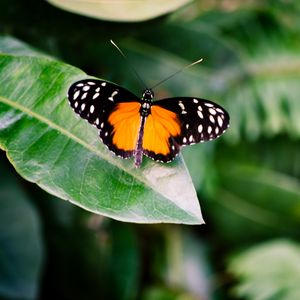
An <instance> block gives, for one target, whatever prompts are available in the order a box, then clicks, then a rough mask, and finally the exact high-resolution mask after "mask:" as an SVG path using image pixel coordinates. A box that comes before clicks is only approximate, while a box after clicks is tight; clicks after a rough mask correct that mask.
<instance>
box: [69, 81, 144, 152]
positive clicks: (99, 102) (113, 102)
mask: <svg viewBox="0 0 300 300" xmlns="http://www.w3.org/2000/svg"><path fill="white" fill-rule="evenodd" d="M68 99H69V102H70V105H71V107H72V108H73V110H74V111H75V112H76V113H77V114H78V115H79V116H80V117H81V118H83V119H86V120H87V121H88V122H89V123H91V124H93V125H95V126H96V127H97V128H98V129H99V136H100V138H101V140H102V141H103V143H104V144H105V145H106V146H107V147H108V148H109V149H110V150H111V151H112V152H114V153H115V154H116V155H118V156H120V157H123V158H128V157H131V156H133V152H134V143H135V140H134V139H135V138H136V137H135V135H136V132H137V129H136V128H138V125H137V120H139V107H140V99H139V98H138V97H137V96H135V95H134V94H132V93H131V92H129V91H128V90H126V89H124V88H122V87H120V86H118V85H116V84H114V83H111V82H108V81H104V80H96V79H85V80H80V81H77V82H75V83H73V84H72V85H71V87H70V88H69V90H68ZM129 123H130V124H133V125H131V126H129Z"/></svg>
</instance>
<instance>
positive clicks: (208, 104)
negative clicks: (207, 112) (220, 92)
mask: <svg viewBox="0 0 300 300" xmlns="http://www.w3.org/2000/svg"><path fill="white" fill-rule="evenodd" d="M204 105H205V106H207V107H213V106H214V105H213V104H211V103H207V102H206V103H204Z"/></svg>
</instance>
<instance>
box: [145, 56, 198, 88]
mask: <svg viewBox="0 0 300 300" xmlns="http://www.w3.org/2000/svg"><path fill="white" fill-rule="evenodd" d="M202 61H203V58H200V59H198V60H196V61H194V62H193V63H191V64H189V65H187V66H185V67H183V68H182V69H180V70H178V71H176V72H175V73H173V74H171V75H170V76H168V77H167V78H165V79H163V80H162V81H160V82H159V83H157V84H155V85H154V86H152V87H151V88H150V89H151V90H153V89H154V88H156V87H158V86H159V85H161V84H162V83H163V82H165V81H167V80H169V79H171V78H172V77H174V76H176V75H177V74H179V73H181V72H182V71H184V70H185V69H187V68H190V67H192V66H194V65H196V64H199V63H201V62H202Z"/></svg>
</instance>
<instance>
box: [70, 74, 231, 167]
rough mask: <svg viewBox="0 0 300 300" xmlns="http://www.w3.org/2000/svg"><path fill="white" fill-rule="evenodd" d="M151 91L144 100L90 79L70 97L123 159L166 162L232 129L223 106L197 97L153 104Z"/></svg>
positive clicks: (79, 84) (74, 86) (138, 162)
mask: <svg viewBox="0 0 300 300" xmlns="http://www.w3.org/2000/svg"><path fill="white" fill-rule="evenodd" d="M153 98H154V93H153V91H152V90H151V89H146V90H145V91H144V92H143V95H142V97H141V98H139V97H137V96H136V95H134V94H133V93H131V92H130V91H128V90H126V89H124V88H123V87H120V86H118V85H116V84H114V83H111V82H109V81H105V80H96V79H85V80H80V81H77V82H75V83H73V84H72V85H71V87H70V88H69V90H68V99H69V102H70V105H71V107H72V108H73V110H74V111H75V112H76V113H77V114H79V116H80V117H81V118H83V119H86V120H87V121H88V122H89V123H90V124H92V125H94V126H96V127H97V128H98V129H99V136H100V138H101V140H102V141H103V143H104V144H105V145H106V146H107V147H108V149H109V150H111V151H112V152H113V153H115V154H116V155H117V156H119V157H121V158H130V157H134V161H135V166H136V167H140V165H141V163H142V159H143V155H145V156H148V157H150V158H151V159H153V160H155V161H160V162H163V163H167V162H170V161H172V160H173V159H174V158H175V157H176V156H177V155H178V153H179V151H180V148H181V147H183V146H187V145H193V144H196V143H199V142H205V141H210V140H214V139H216V138H218V137H219V136H220V135H221V134H223V133H224V132H225V131H226V129H227V127H228V126H229V115H228V113H227V112H226V110H225V109H224V108H222V107H221V106H220V105H218V104H216V103H214V102H212V101H209V100H205V99H200V98H194V97H175V98H168V99H162V100H158V101H155V102H154V101H153Z"/></svg>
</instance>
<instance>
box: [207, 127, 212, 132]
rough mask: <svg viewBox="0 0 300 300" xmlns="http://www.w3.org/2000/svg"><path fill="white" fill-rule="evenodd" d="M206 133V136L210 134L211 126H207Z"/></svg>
mask: <svg viewBox="0 0 300 300" xmlns="http://www.w3.org/2000/svg"><path fill="white" fill-rule="evenodd" d="M207 132H208V134H210V133H211V132H212V127H211V126H208V128H207Z"/></svg>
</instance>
